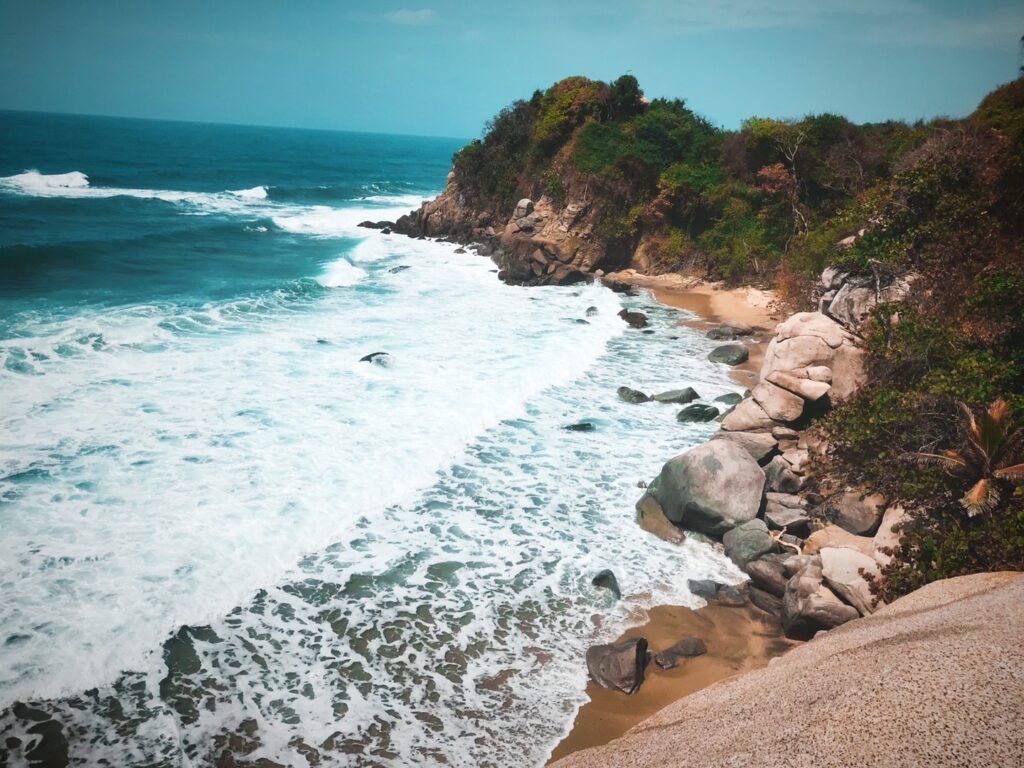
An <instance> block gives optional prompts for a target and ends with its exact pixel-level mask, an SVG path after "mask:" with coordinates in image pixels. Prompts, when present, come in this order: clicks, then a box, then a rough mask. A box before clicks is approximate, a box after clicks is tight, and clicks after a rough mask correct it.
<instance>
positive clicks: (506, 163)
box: [455, 75, 1024, 597]
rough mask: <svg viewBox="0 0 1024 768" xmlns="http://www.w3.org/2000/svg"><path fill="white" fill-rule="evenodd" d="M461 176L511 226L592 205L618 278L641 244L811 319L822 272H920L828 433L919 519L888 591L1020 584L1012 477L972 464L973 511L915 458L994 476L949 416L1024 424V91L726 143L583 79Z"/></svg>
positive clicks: (872, 332)
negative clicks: (757, 286) (559, 208)
mask: <svg viewBox="0 0 1024 768" xmlns="http://www.w3.org/2000/svg"><path fill="white" fill-rule="evenodd" d="M455 173H456V179H457V181H458V183H459V185H460V188H461V189H462V190H463V192H464V193H465V195H466V196H467V197H468V199H469V200H470V201H471V202H472V203H473V204H474V205H475V206H476V207H477V208H479V209H480V210H481V211H485V212H489V213H491V214H493V218H494V219H495V220H496V221H504V220H505V219H507V217H508V215H509V212H510V210H511V207H512V206H513V205H514V203H515V201H516V200H517V199H518V198H519V197H522V196H529V197H532V198H534V199H536V198H537V197H539V196H540V195H543V194H547V195H549V196H550V197H551V198H552V199H553V200H555V201H556V202H558V203H559V204H561V203H563V202H576V203H578V204H582V205H585V206H589V207H590V208H591V209H594V210H596V212H597V214H596V215H595V217H594V220H595V222H596V225H595V231H594V234H595V235H596V236H597V238H601V239H603V241H604V243H605V244H606V246H607V247H606V252H607V254H608V261H607V262H606V263H602V266H604V267H605V268H614V267H616V266H625V265H626V264H627V263H628V260H629V258H630V257H631V256H632V254H633V252H634V251H635V250H636V249H637V247H638V246H639V245H641V244H643V245H644V251H645V253H647V254H652V253H653V254H654V258H653V261H652V263H655V264H657V266H658V268H660V269H662V270H663V271H668V270H696V271H702V272H704V273H706V274H707V275H709V276H711V277H717V278H725V279H728V280H759V281H762V282H770V281H774V282H775V283H776V285H778V286H779V287H780V288H784V296H785V298H786V299H787V300H788V301H789V302H790V303H791V304H793V305H794V307H800V308H810V307H812V306H815V304H816V301H817V299H818V296H819V294H820V292H821V289H820V286H819V283H818V280H817V277H818V275H819V274H820V271H821V269H822V268H823V267H825V266H826V265H837V266H840V267H843V268H844V269H847V270H849V271H851V272H854V273H858V274H869V275H872V276H873V277H874V278H875V279H878V280H885V279H888V278H890V277H894V276H900V275H913V277H914V290H913V292H912V294H911V297H910V298H909V299H908V300H906V301H904V302H902V303H901V304H900V305H899V306H883V307H878V308H876V310H875V312H874V314H873V316H872V317H871V318H870V319H869V321H868V322H867V323H866V324H865V326H864V328H863V329H862V330H863V332H864V335H865V341H866V344H867V347H868V350H869V367H870V372H871V374H872V375H871V377H870V382H871V383H870V385H869V386H868V387H867V388H866V389H865V390H864V391H862V392H861V393H860V394H859V395H858V396H857V397H856V398H855V399H853V400H852V401H851V402H849V403H846V404H844V405H843V406H842V407H839V408H837V409H835V410H834V411H833V412H832V413H830V414H829V415H828V416H827V417H826V419H825V420H824V422H823V425H822V426H823V429H824V430H825V431H826V432H827V433H828V435H829V442H830V445H831V446H832V450H831V452H832V457H833V461H832V463H831V465H830V470H829V471H830V472H831V473H832V475H833V476H834V477H833V479H835V480H837V481H838V482H843V483H854V482H864V483H869V484H871V485H872V486H873V487H875V488H878V489H879V490H881V491H883V492H884V493H885V494H886V495H887V496H888V497H889V498H891V499H899V500H901V502H903V503H904V505H905V506H906V508H907V509H908V510H909V515H910V520H909V522H908V523H907V524H906V525H905V530H904V534H905V535H904V540H903V545H902V546H901V548H900V550H899V551H898V552H897V553H896V557H895V558H894V560H893V563H892V564H891V565H890V566H889V567H888V568H887V569H886V570H885V572H884V573H883V576H884V578H883V579H882V580H880V581H879V583H878V584H877V585H876V587H877V588H878V590H879V591H880V593H881V594H884V595H886V596H887V597H893V596H895V595H898V594H901V593H902V592H904V591H907V590H909V589H912V588H914V587H916V586H919V585H921V584H924V583H927V582H928V581H931V580H933V579H936V578H944V577H947V576H953V575H960V574H964V573H971V572H974V571H979V570H987V569H993V568H1017V569H1024V496H1022V494H1021V491H1020V489H1016V490H1012V489H1011V488H1010V487H1009V486H1006V487H1004V488H1002V489H1001V490H999V495H998V498H996V497H995V496H994V495H991V493H992V489H993V488H996V487H997V486H998V485H999V484H1000V483H1002V482H1004V481H1008V480H1009V479H1010V478H1009V477H1004V478H1000V477H997V476H996V475H995V474H994V472H995V470H996V469H998V468H999V466H1000V465H999V464H998V460H997V459H995V457H994V456H993V455H992V454H987V456H988V461H989V465H988V466H989V470H990V471H982V470H983V469H984V467H983V466H979V467H974V466H973V465H972V466H971V467H970V469H971V471H972V472H975V473H976V476H975V477H974V479H973V483H975V485H974V490H973V491H971V492H969V493H968V496H967V499H968V501H969V504H968V506H967V507H966V508H965V506H964V505H963V504H962V503H961V502H962V500H963V499H964V498H965V490H966V489H965V487H964V485H963V482H964V481H963V479H961V478H959V477H955V476H951V475H949V474H948V473H944V472H943V471H942V467H939V466H928V465H922V464H920V463H914V462H906V461H902V460H901V457H903V456H906V455H910V454H914V453H917V454H922V453H923V454H933V455H936V456H940V457H945V459H948V461H939V460H935V461H936V462H937V463H938V464H944V466H945V468H947V469H948V468H950V467H951V466H952V465H951V464H950V462H954V463H955V461H956V459H954V457H953V455H952V454H950V453H944V452H945V451H953V450H955V451H957V455H958V456H960V457H961V458H962V459H963V460H964V461H965V462H966V463H967V464H970V463H971V462H981V463H982V465H983V464H984V460H983V459H982V458H981V456H980V454H978V449H977V448H967V447H964V446H970V445H971V443H970V440H974V441H975V442H976V443H978V444H979V445H981V446H982V449H983V450H984V451H987V450H989V449H988V448H985V447H984V445H983V443H984V440H979V438H978V437H977V436H973V435H972V429H973V428H972V427H971V425H970V422H968V423H967V424H960V423H959V421H958V420H956V419H951V418H950V414H954V413H957V412H958V406H957V405H956V403H957V402H958V401H960V402H964V403H970V404H972V405H973V407H975V408H980V407H981V406H982V404H987V403H992V402H994V401H996V400H1002V401H1004V402H1005V405H1000V406H999V408H998V412H997V414H995V415H993V414H992V413H990V412H986V414H987V415H983V416H979V417H977V418H976V422H975V424H976V426H977V427H978V429H981V430H982V431H983V432H984V431H985V430H986V429H990V426H991V425H990V424H989V421H986V420H991V419H995V418H996V415H999V414H1002V415H999V418H1000V419H1003V420H1005V423H1009V420H1012V419H1014V418H1019V417H1020V416H1021V414H1022V413H1024V78H1021V79H1018V80H1016V81H1014V82H1011V83H1009V84H1007V85H1005V86H1003V87H1001V88H999V89H997V90H995V91H993V92H992V93H991V94H989V95H988V96H987V97H985V99H984V100H983V101H982V102H981V104H980V105H979V107H978V109H977V111H976V112H975V113H974V114H973V115H971V116H969V117H968V118H966V119H963V120H935V121H932V122H928V123H916V124H913V125H907V124H903V123H897V122H888V123H879V124H869V125H856V124H854V123H851V122H850V121H848V120H846V119H845V118H843V117H840V116H837V115H833V114H821V115H811V116H807V117H804V118H802V119H799V120H776V119H769V118H763V117H753V118H751V119H749V120H747V121H746V122H745V123H744V124H743V125H742V127H741V128H740V130H738V131H735V132H729V131H723V130H721V129H719V128H716V127H715V126H713V125H711V124H709V123H708V122H707V121H706V120H704V119H703V118H701V117H700V116H699V115H696V114H694V113H693V112H692V111H691V110H690V109H689V108H688V107H687V106H686V104H685V103H684V102H683V101H680V100H668V99H655V100H653V101H649V102H648V101H647V100H646V99H644V98H643V96H642V92H641V91H640V89H639V86H638V84H637V83H636V80H635V79H634V78H632V77H630V76H628V75H627V76H624V77H622V78H619V79H618V80H616V81H615V82H613V83H610V84H606V83H600V82H596V81H591V80H587V79H586V78H582V77H574V78H569V79H567V80H563V81H562V82H560V83H557V84H555V85H554V86H552V87H551V88H550V89H548V90H547V91H545V92H543V93H542V92H537V93H535V94H534V95H533V96H532V98H531V99H530V100H528V101H521V102H517V103H516V104H514V105H512V106H511V107H509V108H508V109H506V110H503V111H502V112H501V113H500V114H499V115H498V116H497V117H495V119H494V120H493V121H492V122H491V123H490V124H489V126H488V130H487V132H486V135H485V136H484V138H483V140H482V141H480V142H475V143H473V144H471V145H469V146H467V147H466V148H465V149H463V150H462V151H461V152H459V153H458V154H457V155H456V157H455ZM1001 423H1003V422H1001ZM983 425H989V426H983ZM965 441H966V442H965ZM957 446H961V447H960V448H957ZM972 450H973V451H974V453H972ZM968 457H973V458H970V459H969V458H968ZM992 462H995V463H994V464H993V463H992ZM967 469H968V467H966V466H965V467H964V468H963V470H962V473H963V472H966V471H967ZM1015 476H1016V475H1015ZM983 480H987V481H988V482H986V483H982V484H981V485H980V486H979V485H977V483H978V482H980V481H983ZM982 509H985V510H987V511H985V512H984V513H983V514H974V515H972V514H970V512H971V511H979V510H982Z"/></svg>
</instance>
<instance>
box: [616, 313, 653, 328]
mask: <svg viewBox="0 0 1024 768" xmlns="http://www.w3.org/2000/svg"><path fill="white" fill-rule="evenodd" d="M619 317H621V318H622V319H623V320H625V321H626V322H627V323H628V324H629V326H630V327H631V328H643V327H644V326H645V325H647V315H645V314H644V313H643V312H630V311H629V310H628V309H624V310H622V311H621V312H619Z"/></svg>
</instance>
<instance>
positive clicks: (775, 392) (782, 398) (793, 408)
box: [750, 381, 804, 421]
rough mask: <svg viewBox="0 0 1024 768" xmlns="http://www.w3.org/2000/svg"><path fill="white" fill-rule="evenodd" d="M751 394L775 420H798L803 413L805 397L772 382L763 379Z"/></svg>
mask: <svg viewBox="0 0 1024 768" xmlns="http://www.w3.org/2000/svg"><path fill="white" fill-rule="evenodd" d="M750 394H751V397H753V398H754V399H755V400H756V401H757V404H758V405H760V406H761V407H762V408H763V409H764V412H765V413H766V414H768V416H769V417H770V418H772V419H774V420H775V421H796V420H797V419H799V418H800V417H801V416H802V415H803V412H804V399H803V398H802V397H800V395H795V394H793V393H792V392H790V391H789V390H788V389H783V388H782V387H780V386H777V385H775V384H772V383H771V382H768V381H762V382H761V383H760V384H758V385H757V386H756V387H754V389H753V391H752V392H751V393H750Z"/></svg>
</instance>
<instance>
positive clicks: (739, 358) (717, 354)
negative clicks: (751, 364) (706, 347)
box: [708, 344, 750, 365]
mask: <svg viewBox="0 0 1024 768" xmlns="http://www.w3.org/2000/svg"><path fill="white" fill-rule="evenodd" d="M748 357H750V354H749V353H748V352H747V348H746V347H744V346H743V345H742V344H723V345H722V346H720V347H715V348H714V349H713V350H711V353H710V354H709V355H708V360H710V361H711V362H712V363H724V364H725V365H739V364H740V363H745V362H747V358H748Z"/></svg>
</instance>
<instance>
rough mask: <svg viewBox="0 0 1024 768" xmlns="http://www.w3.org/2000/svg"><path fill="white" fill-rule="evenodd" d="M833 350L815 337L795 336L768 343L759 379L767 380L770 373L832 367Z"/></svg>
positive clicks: (775, 339) (776, 338)
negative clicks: (811, 367) (824, 366)
mask: <svg viewBox="0 0 1024 768" xmlns="http://www.w3.org/2000/svg"><path fill="white" fill-rule="evenodd" d="M834 359H835V350H834V349H832V347H830V346H829V345H828V344H826V343H825V342H824V340H822V339H820V338H818V337H817V336H797V337H795V338H791V339H781V340H780V339H779V337H778V336H776V337H775V338H773V339H772V340H771V341H770V342H768V346H767V347H766V348H765V351H764V362H763V363H762V364H761V378H762V380H767V378H768V374H770V373H771V372H772V371H790V370H793V369H794V368H806V367H809V366H814V367H820V366H823V365H832V364H833V361H834Z"/></svg>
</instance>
